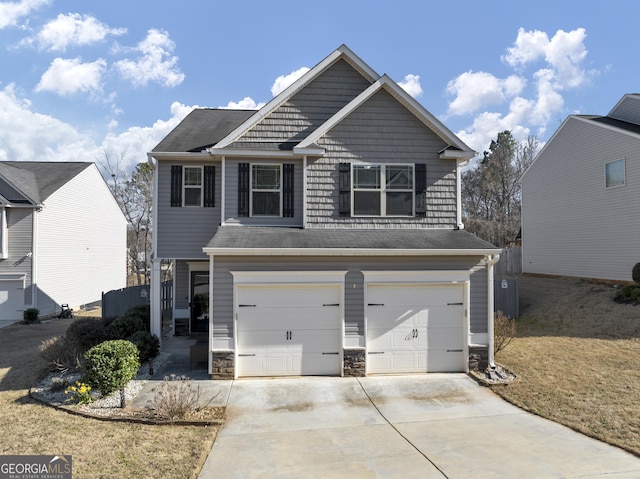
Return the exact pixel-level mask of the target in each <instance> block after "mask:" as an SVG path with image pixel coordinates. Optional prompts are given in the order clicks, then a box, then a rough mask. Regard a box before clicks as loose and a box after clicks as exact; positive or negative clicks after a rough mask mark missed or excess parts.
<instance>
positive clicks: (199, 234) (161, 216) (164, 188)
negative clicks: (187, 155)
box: [154, 159, 222, 259]
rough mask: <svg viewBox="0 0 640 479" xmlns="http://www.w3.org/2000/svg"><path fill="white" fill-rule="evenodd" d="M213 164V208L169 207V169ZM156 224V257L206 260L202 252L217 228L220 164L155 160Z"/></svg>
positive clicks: (220, 176) (218, 220) (218, 223)
mask: <svg viewBox="0 0 640 479" xmlns="http://www.w3.org/2000/svg"><path fill="white" fill-rule="evenodd" d="M172 165H182V166H202V165H215V167H216V176H215V190H216V191H215V207H213V208H205V207H191V206H190V207H172V206H171V166H172ZM157 168H158V188H157V194H158V216H157V218H158V224H157V225H154V229H155V231H154V234H156V238H157V251H156V257H158V258H184V259H206V255H205V254H204V253H203V252H202V248H203V246H205V245H206V244H207V243H208V242H209V240H211V238H212V237H213V235H214V234H215V232H216V231H217V230H218V226H219V225H220V219H221V217H220V205H221V203H222V202H221V200H220V190H221V178H222V168H221V165H220V162H212V161H205V160H204V159H203V161H201V162H197V163H196V162H194V161H193V160H190V161H180V160H162V161H158V165H157Z"/></svg>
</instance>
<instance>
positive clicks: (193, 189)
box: [183, 166, 202, 206]
mask: <svg viewBox="0 0 640 479" xmlns="http://www.w3.org/2000/svg"><path fill="white" fill-rule="evenodd" d="M183 178H184V185H183V186H184V195H183V199H184V206H202V168H201V167H199V166H196V167H192V166H186V167H185V168H184V177H183Z"/></svg>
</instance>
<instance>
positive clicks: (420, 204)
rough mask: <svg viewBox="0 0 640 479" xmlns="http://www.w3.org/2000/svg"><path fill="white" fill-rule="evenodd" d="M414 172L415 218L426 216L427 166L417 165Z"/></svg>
mask: <svg viewBox="0 0 640 479" xmlns="http://www.w3.org/2000/svg"><path fill="white" fill-rule="evenodd" d="M415 171H416V199H415V201H416V216H427V165H425V164H424V163H417V164H416V166H415Z"/></svg>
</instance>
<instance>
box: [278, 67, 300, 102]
mask: <svg viewBox="0 0 640 479" xmlns="http://www.w3.org/2000/svg"><path fill="white" fill-rule="evenodd" d="M308 71H309V68H307V67H300V68H298V69H297V70H295V71H292V72H291V73H289V74H288V75H280V76H279V77H278V78H276V80H275V81H274V82H273V86H272V87H271V94H272V95H273V96H277V95H279V94H280V93H282V92H283V91H284V90H286V89H287V87H288V86H289V85H291V84H292V83H293V82H295V81H296V80H297V79H298V78H300V77H301V76H302V75H304V74H305V73H307V72H308Z"/></svg>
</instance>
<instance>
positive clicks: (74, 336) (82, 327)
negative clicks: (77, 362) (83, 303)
mask: <svg viewBox="0 0 640 479" xmlns="http://www.w3.org/2000/svg"><path fill="white" fill-rule="evenodd" d="M105 339H107V337H106V333H105V326H104V322H103V321H102V320H101V319H99V318H79V319H76V320H75V321H74V322H73V323H71V325H70V326H69V328H67V333H66V336H65V343H66V345H67V347H69V348H73V349H75V350H76V351H78V352H79V353H80V354H81V355H83V354H84V353H85V352H87V351H88V350H89V349H91V348H92V347H94V346H95V345H97V344H100V343H101V342H103V341H104V340H105Z"/></svg>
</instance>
